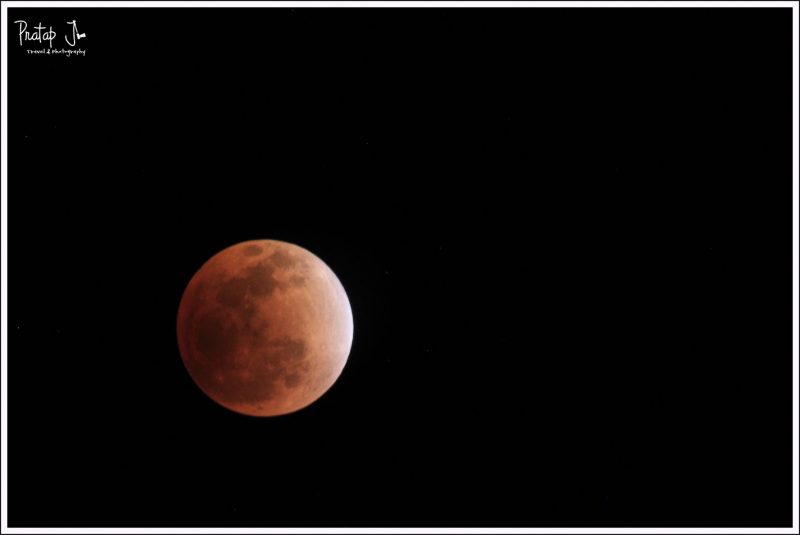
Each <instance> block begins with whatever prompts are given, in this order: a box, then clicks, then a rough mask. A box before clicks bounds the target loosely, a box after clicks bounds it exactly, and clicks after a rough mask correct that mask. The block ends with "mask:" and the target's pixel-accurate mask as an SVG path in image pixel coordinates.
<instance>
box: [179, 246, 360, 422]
mask: <svg viewBox="0 0 800 535" xmlns="http://www.w3.org/2000/svg"><path fill="white" fill-rule="evenodd" d="M352 342H353V314H352V311H351V310H350V302H349V300H348V299H347V294H346V293H345V291H344V288H343V287H342V284H341V283H340V282H339V279H338V278H336V275H335V274H334V273H333V271H331V269H330V268H329V267H328V266H327V265H325V263H324V262H323V261H322V260H320V259H319V258H317V257H316V256H314V255H313V254H311V253H310V252H309V251H307V250H305V249H303V248H302V247H299V246H297V245H293V244H291V243H286V242H281V241H275V240H255V241H246V242H242V243H238V244H236V245H233V246H231V247H228V248H227V249H224V250H223V251H221V252H219V253H217V254H216V255H214V256H213V257H211V259H210V260H208V262H206V263H205V264H204V265H203V266H202V267H201V268H200V270H199V271H198V272H197V273H196V274H195V275H194V277H192V280H191V281H189V285H188V286H187V287H186V290H185V291H184V293H183V298H182V299H181V303H180V306H179V308H178V347H179V348H180V352H181V357H182V358H183V363H184V364H185V365H186V369H187V370H188V371H189V375H191V377H192V379H194V381H195V383H197V386H199V387H200V389H201V390H202V391H203V392H205V393H206V394H207V395H208V396H209V397H210V398H211V399H213V400H214V401H216V402H217V403H219V404H220V405H222V406H223V407H227V408H228V409H231V410H233V411H236V412H238V413H241V414H247V415H250V416H276V415H279V414H287V413H290V412H294V411H297V410H299V409H302V408H303V407H306V406H308V405H309V404H311V403H313V402H314V401H315V400H317V399H318V398H319V397H320V396H322V395H323V394H324V393H325V392H326V391H327V390H328V389H329V388H330V387H331V386H332V385H333V383H334V382H335V381H336V379H337V378H338V377H339V374H341V372H342V369H343V368H344V365H345V363H346V362H347V357H348V355H349V354H350V347H351V345H352Z"/></svg>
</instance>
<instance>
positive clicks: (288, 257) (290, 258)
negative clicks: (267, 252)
mask: <svg viewBox="0 0 800 535" xmlns="http://www.w3.org/2000/svg"><path fill="white" fill-rule="evenodd" d="M269 260H270V262H272V263H273V264H275V265H276V266H278V267H279V268H285V269H289V268H293V267H295V266H296V265H297V258H296V257H295V256H294V255H293V254H291V253H288V252H286V251H283V250H281V249H278V250H277V251H275V252H274V253H272V256H270V257H269Z"/></svg>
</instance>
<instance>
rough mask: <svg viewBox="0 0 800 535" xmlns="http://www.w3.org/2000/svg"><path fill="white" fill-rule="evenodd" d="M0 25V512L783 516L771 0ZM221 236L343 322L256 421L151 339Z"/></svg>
mask: <svg viewBox="0 0 800 535" xmlns="http://www.w3.org/2000/svg"><path fill="white" fill-rule="evenodd" d="M19 19H24V20H27V21H28V23H29V25H30V26H33V25H35V24H36V23H38V22H42V23H44V24H45V25H46V26H53V27H54V29H55V30H57V31H58V32H59V33H58V37H57V39H62V35H63V33H64V30H66V29H67V28H68V26H67V25H66V22H67V21H70V20H76V21H77V26H78V28H79V30H80V31H81V32H84V33H86V38H85V39H82V40H81V41H80V42H79V45H80V47H82V48H84V49H85V50H86V55H85V56H82V57H81V56H79V57H69V58H67V57H65V56H63V55H59V56H54V55H50V56H47V55H29V54H27V53H26V52H25V49H26V48H39V45H38V44H36V45H34V44H30V43H26V44H24V46H20V45H19V43H18V41H15V40H14V37H15V36H16V35H17V33H18V27H17V25H15V24H13V21H14V20H19ZM8 31H9V35H10V36H11V41H10V49H9V81H8V88H9V139H8V144H9V155H10V156H9V190H8V201H9V214H8V220H9V223H8V224H9V228H8V231H9V243H8V252H9V257H8V258H9V277H8V281H9V288H8V291H9V295H8V298H9V312H8V329H9V401H8V403H9V407H8V408H9V474H8V476H9V495H8V499H9V519H8V520H9V524H10V525H11V526H788V525H790V524H791V470H790V467H791V10H790V9H788V8H787V9H737V10H733V9H689V10H684V9H666V10H662V9H638V10H636V9H530V10H524V9H505V10H501V9H492V10H487V9H422V10H418V9H377V10H369V9H313V10H312V9H293V10H289V9H264V10H256V9H226V10H220V9H196V10H188V9H156V10H148V9H107V10H102V9H64V8H62V9H13V8H12V9H9V29H8ZM58 46H59V47H61V46H63V45H58ZM251 239H279V240H283V241H288V242H292V243H296V244H298V245H301V246H302V247H305V248H306V249H308V250H310V251H312V252H313V253H314V254H316V255H317V256H319V257H320V258H322V259H323V260H324V261H325V262H326V263H327V264H328V265H329V266H330V267H331V269H332V270H333V271H334V272H335V273H336V274H337V276H338V277H339V279H340V280H341V282H342V284H343V285H344V288H345V289H346V290H347V293H348V295H349V298H350V303H351V306H352V310H353V317H354V325H355V327H354V342H353V348H352V352H351V354H350V358H349V361H348V363H347V365H346V367H345V369H344V372H343V373H342V375H341V377H340V378H339V380H338V381H337V382H336V384H335V385H334V386H333V387H332V388H331V390H330V391H328V393H327V394H325V395H324V396H323V397H322V398H320V399H319V400H318V401H317V402H316V403H314V404H312V405H311V406H309V407H308V408H306V409H304V410H302V411H300V412H297V413H295V414H291V415H288V416H283V417H276V418H253V417H248V416H243V415H240V414H236V413H234V412H231V411H229V410H226V409H225V408H223V407H221V406H219V405H217V404H216V403H215V402H213V401H212V400H211V399H209V398H208V397H207V396H205V395H204V394H203V393H202V392H201V391H200V389H198V388H197V386H196V385H195V384H194V382H193V381H192V379H191V378H190V376H189V375H188V373H187V372H186V369H185V368H184V365H183V362H182V361H181V357H180V354H179V352H178V346H177V340H176V333H175V326H176V315H177V310H178V304H179V302H180V298H181V295H182V293H183V290H184V288H185V287H186V284H187V283H188V281H189V279H190V278H191V277H192V275H193V274H194V273H195V272H196V271H197V269H198V268H199V267H200V266H201V265H202V264H203V262H205V261H206V260H207V259H208V258H210V257H211V256H212V255H213V254H215V253H216V252H218V251H220V250H221V249H223V248H225V247H228V246H230V245H232V244H234V243H238V242H241V241H245V240H251Z"/></svg>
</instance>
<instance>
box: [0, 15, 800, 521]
mask: <svg viewBox="0 0 800 535" xmlns="http://www.w3.org/2000/svg"><path fill="white" fill-rule="evenodd" d="M9 7H34V8H36V7H61V8H63V7H97V8H101V7H181V8H184V7H185V8H191V7H203V8H218V7H227V8H231V7H265V8H270V7H306V8H308V7H375V8H381V7H475V8H478V7H528V8H538V7H568V8H581V7H583V8H585V7H591V8H604V7H637V8H648V7H783V8H786V7H790V8H792V12H793V13H792V21H793V22H792V31H793V37H792V44H793V49H794V50H793V54H792V63H793V67H792V69H793V72H792V85H793V91H792V113H793V119H792V136H793V144H792V145H793V156H792V175H793V176H792V194H793V200H792V207H793V217H792V226H793V232H792V240H793V241H792V246H793V255H792V258H793V262H792V283H793V284H792V291H793V294H792V310H793V321H792V325H793V335H792V351H793V360H792V372H793V375H794V376H793V396H792V401H793V411H792V415H793V420H794V421H793V429H792V441H793V442H792V443H793V448H792V450H793V475H792V485H793V491H792V492H793V502H794V511H793V516H792V527H791V528H9V527H8V471H7V467H8V297H7V292H6V290H7V288H8V46H6V45H7V44H8V35H7V27H8V22H7V21H8V13H7V10H8V8H9ZM799 11H800V8H799V6H798V2H796V1H772V2H758V1H697V2H691V1H676V2H665V1H630V2H625V1H595V2H581V1H578V2H559V1H546V2H527V1H522V2H509V1H500V2H491V1H431V2H420V1H365V2H358V1H334V2H319V1H310V2H296V1H275V2H264V1H250V2H241V1H232V2H224V1H185V2H181V1H163V2H158V1H144V2H131V1H117V2H114V1H101V2H87V1H77V2H76V1H71V2H70V1H67V2H53V1H50V2H44V1H40V2H36V1H8V2H5V1H4V2H2V9H0V46H1V47H2V58H1V60H2V65H1V66H0V67H1V69H2V70H1V71H0V79H1V80H2V88H1V89H2V102H1V103H0V113H1V114H2V115H0V117H2V125H1V126H0V140H2V147H1V148H0V158H2V168H0V217H1V219H0V292H1V293H0V318H2V325H0V374H2V375H1V376H0V379H1V380H2V383H1V384H0V389H2V390H1V392H2V412H0V419H2V421H1V422H0V423H1V427H0V433H1V434H2V436H1V437H0V438H1V440H0V450H1V451H0V476H1V477H2V480H0V500H1V501H0V530H2V532H3V533H8V534H25V533H54V534H58V533H64V534H73V533H74V534H83V533H85V534H94V533H131V534H133V533H203V534H205V533H242V534H249V533H556V534H566V533H590V534H592V533H597V534H601V533H620V534H628V533H645V534H647V533H652V534H660V533H681V534H682V533H687V534H689V533H698V534H703V533H709V534H710V533H733V534H740V533H741V534H746V533H775V534H784V533H786V534H796V533H800V522H799V517H800V512H799V511H800V505H799V504H800V493H798V481H799V476H798V464H799V460H800V454H799V453H798V448H799V447H800V444H799V441H798V436H800V435H799V434H798V405H800V395H799V394H798V374H800V369H799V366H800V365H799V364H798V361H799V360H800V356H799V355H800V295H799V294H798V290H799V289H800V251H799V246H798V239H799V238H800V207H799V206H798V203H799V202H800V200H799V199H800V174H798V153H800V148H799V146H800V137H799V136H798V110H800V106H798V64H799V63H800V58H799V57H798V49H800V41H798V12H799Z"/></svg>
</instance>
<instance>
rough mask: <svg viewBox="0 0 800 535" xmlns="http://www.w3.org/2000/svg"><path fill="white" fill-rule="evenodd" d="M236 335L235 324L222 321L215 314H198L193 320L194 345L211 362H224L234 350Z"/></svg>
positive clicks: (237, 333)
mask: <svg viewBox="0 0 800 535" xmlns="http://www.w3.org/2000/svg"><path fill="white" fill-rule="evenodd" d="M238 336H239V332H238V328H237V327H236V325H235V324H232V323H228V322H223V321H221V320H220V317H219V316H218V315H215V314H206V315H204V316H200V317H199V318H198V319H197V320H196V321H195V322H194V340H195V347H196V348H197V350H198V351H200V352H201V353H202V354H203V355H205V356H206V358H208V359H209V360H211V361H213V362H224V361H225V360H227V358H228V357H229V356H230V355H231V354H233V353H234V352H235V351H236V346H237V340H238Z"/></svg>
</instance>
